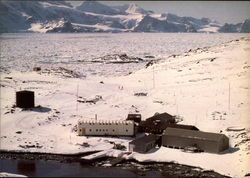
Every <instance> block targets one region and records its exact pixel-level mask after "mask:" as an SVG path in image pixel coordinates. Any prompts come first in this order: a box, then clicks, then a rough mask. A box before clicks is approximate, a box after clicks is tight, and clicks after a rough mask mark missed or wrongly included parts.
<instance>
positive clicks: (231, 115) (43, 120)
mask: <svg viewBox="0 0 250 178" xmlns="http://www.w3.org/2000/svg"><path fill="white" fill-rule="evenodd" d="M249 53H250V38H249V37H248V38H244V39H240V40H234V41H231V42H227V43H223V44H220V45H215V46H213V47H209V48H208V47H204V48H200V49H196V50H190V51H188V52H185V53H183V54H181V55H177V56H172V57H168V58H166V57H165V58H164V57H162V60H160V61H159V62H158V63H157V64H155V65H153V66H150V67H148V68H143V69H141V70H139V71H136V72H133V73H132V74H130V75H126V76H109V77H104V76H97V75H89V76H88V77H86V78H74V77H73V78H68V77H65V71H63V70H59V71H51V73H50V74H49V73H48V72H47V73H43V72H41V71H38V72H35V71H25V72H21V71H16V70H13V71H9V72H2V73H1V126H0V127H1V128H0V129H1V133H0V135H1V142H0V143H1V144H0V148H1V149H2V150H17V151H29V152H49V153H77V152H85V151H93V150H104V149H111V148H112V147H113V144H111V143H110V142H115V143H120V144H123V145H125V146H128V142H129V141H131V140H132V139H133V138H129V137H122V138H112V137H84V136H81V137H80V136H77V135H76V132H75V131H74V127H75V125H76V124H77V121H78V120H79V119H85V118H86V119H91V118H94V116H95V114H97V116H98V119H104V120H109V119H110V120H124V119H125V118H126V116H127V114H128V113H135V112H137V111H138V112H139V113H141V114H142V117H143V119H146V118H147V117H150V116H152V115H154V113H155V112H159V113H161V112H168V113H170V114H173V115H179V116H181V117H183V121H182V122H181V123H182V124H190V125H195V126H196V127H198V128H199V129H200V130H202V131H209V132H216V133H218V132H220V131H221V132H222V133H224V134H226V135H227V136H228V137H229V138H230V145H231V149H230V150H228V151H226V152H225V153H222V154H210V153H186V152H185V153H184V152H182V151H180V150H176V149H170V148H165V147H161V148H160V149H158V150H157V149H155V150H153V151H151V152H150V153H147V154H139V153H132V154H131V155H129V156H127V158H135V159H137V160H139V161H150V160H154V161H174V162H177V163H180V164H187V165H192V166H198V167H201V168H204V169H207V170H214V171H216V172H219V173H221V174H225V175H229V176H233V177H243V176H244V175H245V174H247V173H249V170H250V167H249V165H250V164H249V160H250V151H249V150H250V144H249V137H250V127H249V126H250V125H249V124H250V120H249V114H250V109H249V108H250V103H249V98H250V97H249V95H250V86H249V80H250V57H249V56H250V54H249ZM154 54H156V53H154ZM27 55H29V54H27ZM15 61H17V60H15ZM20 63H21V62H20ZM1 65H2V64H1ZM16 65H18V63H16ZM26 65H29V62H27V64H26ZM14 68H15V67H14ZM43 70H44V68H43V67H42V71H43ZM67 75H70V74H67ZM101 81H102V82H101ZM20 89H22V90H23V89H27V90H32V91H35V105H36V106H38V105H40V107H37V108H35V109H32V110H22V109H20V108H15V107H12V106H13V105H14V104H15V91H18V90H20ZM77 91H78V92H77ZM138 92H145V93H147V96H134V93H138ZM77 93H78V94H77ZM77 95H78V97H83V98H86V99H92V98H95V96H96V95H100V96H102V99H101V100H99V101H98V102H97V103H96V104H91V103H77V101H76V100H77ZM236 126H237V127H239V128H244V130H243V131H238V132H237V131H227V128H228V127H236ZM84 143H88V144H89V146H87V144H84ZM109 155H114V156H117V155H120V151H118V150H117V151H111V152H109Z"/></svg>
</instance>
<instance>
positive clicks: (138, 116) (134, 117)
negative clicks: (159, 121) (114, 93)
mask: <svg viewBox="0 0 250 178" xmlns="http://www.w3.org/2000/svg"><path fill="white" fill-rule="evenodd" d="M127 120H131V121H134V122H137V123H139V122H141V114H128V117H127Z"/></svg>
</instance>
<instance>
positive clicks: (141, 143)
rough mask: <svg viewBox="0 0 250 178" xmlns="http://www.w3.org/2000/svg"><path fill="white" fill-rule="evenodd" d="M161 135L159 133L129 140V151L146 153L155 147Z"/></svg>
mask: <svg viewBox="0 0 250 178" xmlns="http://www.w3.org/2000/svg"><path fill="white" fill-rule="evenodd" d="M159 138H160V137H159V136H157V135H146V136H144V137H141V138H138V139H135V140H133V141H131V142H129V151H136V152H139V153H146V152H148V151H149V150H151V149H152V148H155V146H156V144H157V141H158V139H159Z"/></svg>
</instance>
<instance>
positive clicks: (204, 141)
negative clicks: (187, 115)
mask: <svg viewBox="0 0 250 178" xmlns="http://www.w3.org/2000/svg"><path fill="white" fill-rule="evenodd" d="M162 146H166V147H171V148H173V147H174V148H182V149H185V148H187V147H195V148H197V149H198V150H200V151H204V152H209V153H219V152H222V151H224V150H226V149H228V148H229V138H228V137H227V136H225V135H224V134H217V133H210V132H201V131H197V130H186V129H180V128H167V129H166V130H165V131H164V132H163V135H162Z"/></svg>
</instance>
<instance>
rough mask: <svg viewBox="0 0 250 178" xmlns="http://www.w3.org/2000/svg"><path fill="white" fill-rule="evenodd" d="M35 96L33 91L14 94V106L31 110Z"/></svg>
mask: <svg viewBox="0 0 250 178" xmlns="http://www.w3.org/2000/svg"><path fill="white" fill-rule="evenodd" d="M34 96H35V94H34V92H33V91H27V90H23V91H18V92H16V106H17V107H19V108H33V107H34V106H35V97H34Z"/></svg>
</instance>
